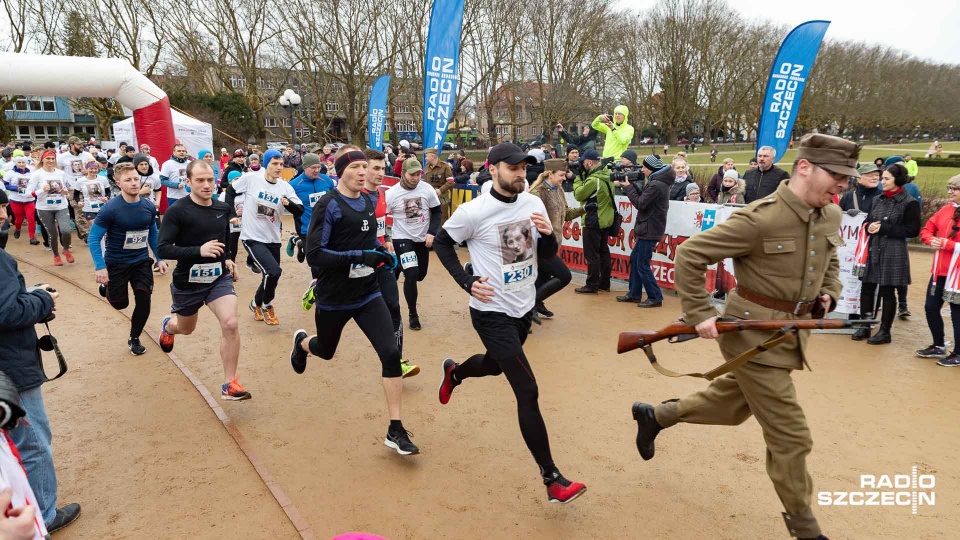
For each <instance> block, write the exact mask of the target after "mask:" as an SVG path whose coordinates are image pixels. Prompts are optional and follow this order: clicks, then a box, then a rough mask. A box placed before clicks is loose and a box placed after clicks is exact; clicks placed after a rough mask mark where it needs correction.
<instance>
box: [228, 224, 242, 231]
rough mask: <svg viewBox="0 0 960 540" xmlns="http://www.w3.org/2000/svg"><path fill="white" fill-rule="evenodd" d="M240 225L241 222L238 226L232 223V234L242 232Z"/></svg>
mask: <svg viewBox="0 0 960 540" xmlns="http://www.w3.org/2000/svg"><path fill="white" fill-rule="evenodd" d="M240 223H241V222H237V224H236V225H234V224H233V223H231V224H230V232H231V233H237V232H240Z"/></svg>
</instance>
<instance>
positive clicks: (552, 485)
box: [543, 470, 587, 504]
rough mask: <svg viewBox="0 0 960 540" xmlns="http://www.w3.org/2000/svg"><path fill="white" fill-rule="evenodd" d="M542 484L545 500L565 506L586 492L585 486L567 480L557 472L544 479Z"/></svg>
mask: <svg viewBox="0 0 960 540" xmlns="http://www.w3.org/2000/svg"><path fill="white" fill-rule="evenodd" d="M543 483H544V485H546V486H547V499H549V500H550V502H552V503H561V504H566V503H568V502H570V501H572V500H574V499H576V498H577V497H579V496H580V495H583V493H584V492H586V491H587V486H585V485H583V484H581V483H580V482H571V481H569V480H567V479H566V478H564V477H563V475H562V474H560V471H557V470H554V471H553V472H552V473H551V474H550V476H549V478H544V479H543Z"/></svg>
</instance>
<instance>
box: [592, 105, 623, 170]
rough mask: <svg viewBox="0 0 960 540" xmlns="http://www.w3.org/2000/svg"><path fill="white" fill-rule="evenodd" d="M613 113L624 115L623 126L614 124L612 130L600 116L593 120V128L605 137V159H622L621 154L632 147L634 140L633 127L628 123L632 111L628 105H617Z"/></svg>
mask: <svg viewBox="0 0 960 540" xmlns="http://www.w3.org/2000/svg"><path fill="white" fill-rule="evenodd" d="M613 113H614V114H616V113H622V114H623V123H622V124H614V125H613V129H610V128H608V127H607V125H606V124H604V123H603V122H601V121H600V116H598V117H596V118H594V119H593V124H592V127H593V129H595V130H597V131H599V132H600V133H603V134H604V136H605V138H604V143H603V157H612V158H614V159H620V154H622V153H623V151H624V150H626V149H627V147H628V146H630V141H632V140H633V126H631V125H630V124H629V123H628V121H629V120H630V111H629V110H628V109H627V107H626V105H617V107H616V108H615V109H613ZM601 116H602V115H601Z"/></svg>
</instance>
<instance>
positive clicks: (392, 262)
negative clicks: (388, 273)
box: [377, 246, 399, 270]
mask: <svg viewBox="0 0 960 540" xmlns="http://www.w3.org/2000/svg"><path fill="white" fill-rule="evenodd" d="M377 251H378V252H380V253H383V254H384V255H386V256H387V257H388V259H386V260H385V261H383V264H384V265H385V266H386V268H387V270H393V269H394V268H396V267H397V264H398V263H399V261H398V260H397V256H396V255H394V254H393V253H390V252H389V251H387V247H386V246H380V247H378V248H377Z"/></svg>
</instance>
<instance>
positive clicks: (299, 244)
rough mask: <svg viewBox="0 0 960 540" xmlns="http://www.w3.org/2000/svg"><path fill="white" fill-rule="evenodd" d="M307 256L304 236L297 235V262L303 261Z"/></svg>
mask: <svg viewBox="0 0 960 540" xmlns="http://www.w3.org/2000/svg"><path fill="white" fill-rule="evenodd" d="M306 258H307V252H306V251H305V250H304V247H303V238H300V237H297V262H300V263H302V262H303V261H304V260H305V259H306Z"/></svg>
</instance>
